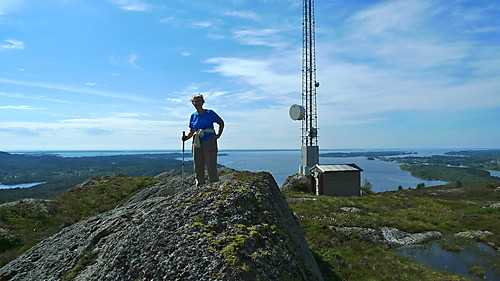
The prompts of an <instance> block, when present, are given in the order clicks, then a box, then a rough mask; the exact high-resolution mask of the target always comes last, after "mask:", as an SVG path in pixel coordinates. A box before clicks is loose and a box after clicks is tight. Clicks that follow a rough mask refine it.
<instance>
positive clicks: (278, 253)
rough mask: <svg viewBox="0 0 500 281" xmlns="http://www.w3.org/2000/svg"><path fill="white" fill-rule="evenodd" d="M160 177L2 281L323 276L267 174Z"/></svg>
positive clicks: (31, 255) (56, 239) (38, 249)
mask: <svg viewBox="0 0 500 281" xmlns="http://www.w3.org/2000/svg"><path fill="white" fill-rule="evenodd" d="M157 179H158V180H159V181H160V183H159V184H157V185H155V186H153V187H151V188H149V189H146V190H144V191H142V192H140V193H138V194H137V195H136V196H134V197H133V198H132V199H131V200H130V201H129V202H128V203H126V204H124V205H123V206H121V207H118V208H116V209H114V210H111V211H108V212H106V213H103V214H100V215H97V216H95V217H92V218H89V219H87V220H85V221H81V222H78V223H76V224H74V225H71V226H69V227H67V228H65V229H64V230H62V231H61V232H59V233H57V234H56V235H54V236H52V237H49V238H47V239H46V240H44V241H42V242H41V243H39V244H38V245H36V246H34V247H33V248H31V249H30V250H28V251H27V252H25V253H24V254H23V255H21V256H20V257H18V258H17V259H15V260H13V261H12V262H10V263H9V264H7V265H5V266H4V267H3V268H1V269H0V280H47V281H49V280H121V281H126V280H308V281H309V280H323V279H322V276H321V273H320V271H319V268H318V266H317V264H316V261H315V260H314V257H313V255H312V253H311V252H310V250H309V248H308V245H307V243H306V241H305V239H304V237H303V234H302V232H301V230H300V228H299V226H298V224H297V222H296V220H295V218H294V217H293V214H292V212H291V211H290V209H289V208H288V206H287V204H286V202H285V199H284V198H283V196H282V194H281V192H280V190H279V189H278V186H277V185H276V182H275V181H274V179H273V177H272V176H271V175H270V174H269V173H250V172H231V173H228V174H226V175H223V176H221V178H220V182H217V183H211V184H206V185H204V186H201V187H196V186H194V185H192V184H189V182H193V178H192V175H189V176H187V177H185V179H184V182H182V177H181V176H180V175H179V174H178V173H177V174H175V172H172V173H170V174H163V175H159V176H158V177H157Z"/></svg>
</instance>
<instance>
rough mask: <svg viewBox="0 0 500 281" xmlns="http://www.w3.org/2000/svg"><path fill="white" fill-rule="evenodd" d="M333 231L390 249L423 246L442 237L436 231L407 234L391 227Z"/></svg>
mask: <svg viewBox="0 0 500 281" xmlns="http://www.w3.org/2000/svg"><path fill="white" fill-rule="evenodd" d="M333 230H334V231H336V232H339V233H342V234H345V235H353V234H361V235H363V236H364V237H365V238H367V239H369V240H371V241H373V242H374V243H376V244H379V245H382V246H389V247H391V248H396V247H401V246H406V245H415V244H424V243H427V242H430V241H433V240H437V239H441V238H442V237H443V234H442V233H441V232H438V231H428V232H422V233H407V232H404V231H401V230H399V229H396V228H392V227H380V228H378V229H371V228H363V227H336V228H333Z"/></svg>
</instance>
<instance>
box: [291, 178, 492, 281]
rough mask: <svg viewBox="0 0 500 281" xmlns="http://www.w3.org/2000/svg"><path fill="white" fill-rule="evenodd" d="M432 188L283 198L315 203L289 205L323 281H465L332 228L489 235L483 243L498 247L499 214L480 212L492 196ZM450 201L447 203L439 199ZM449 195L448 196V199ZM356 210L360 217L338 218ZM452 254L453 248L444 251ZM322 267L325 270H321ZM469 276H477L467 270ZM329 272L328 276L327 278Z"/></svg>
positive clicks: (486, 191)
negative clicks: (347, 195)
mask: <svg viewBox="0 0 500 281" xmlns="http://www.w3.org/2000/svg"><path fill="white" fill-rule="evenodd" d="M436 190H437V189H436V188H422V189H420V190H404V191H394V192H385V193H377V194H373V195H368V196H363V197H328V196H312V195H310V194H305V193H300V192H294V191H291V192H287V193H286V196H288V197H316V198H317V199H318V200H308V201H302V202H295V203H290V207H291V208H292V210H293V211H294V213H295V215H296V217H297V219H298V221H299V223H300V225H301V227H302V228H303V230H304V232H305V235H306V239H307V240H308V243H309V245H310V247H311V249H312V250H313V252H314V254H315V256H316V257H317V260H318V262H319V264H320V265H323V266H321V267H322V269H323V273H324V275H326V276H333V277H325V278H326V280H339V279H340V280H468V279H467V278H465V277H459V276H455V275H450V274H447V273H443V272H438V271H436V270H434V269H431V268H429V267H425V266H422V265H418V264H415V263H413V262H411V261H409V260H408V259H406V258H403V257H400V256H398V255H397V254H396V253H395V252H394V251H393V250H392V249H389V248H387V247H382V246H378V245H376V244H374V243H372V242H370V241H367V240H366V239H365V238H364V237H362V236H354V237H351V236H350V237H347V236H345V235H343V234H340V233H336V232H334V231H333V230H332V228H335V227H351V226H359V227H367V228H379V227H382V226H386V227H394V228H398V229H400V230H403V231H406V232H410V233H416V232H424V231H440V232H442V233H443V234H444V235H445V236H447V235H452V234H454V233H457V232H462V231H468V230H485V231H491V232H493V233H495V234H496V235H490V236H487V237H481V238H480V240H481V241H483V242H490V243H494V244H496V245H499V246H500V238H499V235H498V233H500V224H499V223H498V221H499V218H500V210H499V209H493V208H483V206H485V205H488V204H489V203H492V202H498V194H497V193H498V192H494V191H493V190H492V189H491V188H487V187H486V186H485V185H477V186H469V187H465V188H464V191H463V192H461V193H453V194H452V195H450V194H448V193H446V192H445V193H441V192H436ZM441 194H443V195H445V196H443V197H447V196H448V197H451V198H447V199H443V198H441V196H440V195H441ZM449 195H450V196H449ZM341 207H356V208H360V209H362V210H364V211H365V212H366V213H367V214H366V215H358V214H351V213H345V212H341V211H340V208H341ZM445 247H447V249H449V250H450V251H458V250H459V246H458V245H457V244H452V243H449V245H445ZM325 265H326V266H325ZM473 270H474V271H475V272H476V271H478V272H479V274H478V275H480V270H477V269H473ZM328 271H331V273H328Z"/></svg>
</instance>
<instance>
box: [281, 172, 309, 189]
mask: <svg viewBox="0 0 500 281" xmlns="http://www.w3.org/2000/svg"><path fill="white" fill-rule="evenodd" d="M294 183H303V184H305V185H306V186H309V178H308V177H307V176H305V175H303V174H301V173H297V174H295V175H292V176H289V177H287V178H286V180H285V182H284V183H283V185H282V186H281V190H282V191H287V190H291V189H292V185H293V184H294Z"/></svg>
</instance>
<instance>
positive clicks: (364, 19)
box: [351, 0, 436, 36]
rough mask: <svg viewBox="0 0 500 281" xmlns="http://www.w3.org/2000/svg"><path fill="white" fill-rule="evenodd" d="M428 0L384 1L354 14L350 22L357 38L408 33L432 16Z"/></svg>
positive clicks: (430, 4)
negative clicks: (401, 32) (356, 30)
mask: <svg viewBox="0 0 500 281" xmlns="http://www.w3.org/2000/svg"><path fill="white" fill-rule="evenodd" d="M431 7H432V3H431V2H429V1H428V0H398V1H386V2H382V3H381V4H378V5H375V6H373V7H372V8H369V9H366V10H364V11H361V12H360V13H357V14H355V15H354V16H353V17H352V18H351V21H352V22H353V24H354V25H355V26H356V28H357V29H358V33H357V35H358V36H369V35H374V36H382V35H385V34H387V33H391V32H394V31H408V30H411V29H413V28H415V27H416V26H417V25H419V24H420V23H421V22H422V21H424V20H425V19H426V18H428V17H430V16H431V15H434V13H435V12H436V11H432V10H431Z"/></svg>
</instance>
